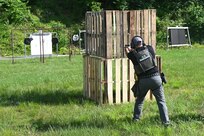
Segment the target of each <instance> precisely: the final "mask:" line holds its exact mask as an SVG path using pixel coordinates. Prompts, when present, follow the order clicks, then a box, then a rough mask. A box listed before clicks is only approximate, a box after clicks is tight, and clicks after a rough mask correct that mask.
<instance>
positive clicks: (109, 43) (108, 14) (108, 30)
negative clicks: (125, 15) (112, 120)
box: [106, 11, 113, 59]
mask: <svg viewBox="0 0 204 136" xmlns="http://www.w3.org/2000/svg"><path fill="white" fill-rule="evenodd" d="M112 52H113V47H112V12H111V11H106V58H108V59H110V58H112Z"/></svg>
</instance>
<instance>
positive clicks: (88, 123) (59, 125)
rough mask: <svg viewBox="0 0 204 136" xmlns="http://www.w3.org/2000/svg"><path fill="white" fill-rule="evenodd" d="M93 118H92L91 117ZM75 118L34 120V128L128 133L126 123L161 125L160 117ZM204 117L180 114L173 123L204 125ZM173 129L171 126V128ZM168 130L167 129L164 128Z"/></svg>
mask: <svg viewBox="0 0 204 136" xmlns="http://www.w3.org/2000/svg"><path fill="white" fill-rule="evenodd" d="M90 118H91V117H90ZM90 118H81V119H80V118H75V119H74V118H73V119H71V120H67V121H65V122H62V121H59V122H57V121H55V122H54V121H53V120H50V121H45V120H43V119H38V120H33V121H32V126H33V127H35V128H36V130H38V131H48V130H51V129H52V130H53V129H54V130H57V129H73V128H80V129H81V128H102V129H103V128H115V129H116V128H117V129H118V130H121V131H126V130H125V128H123V125H124V123H125V124H126V126H129V125H130V126H131V125H139V126H140V127H141V128H142V127H144V128H145V127H149V126H154V125H159V124H160V125H161V126H163V125H162V124H161V121H160V119H159V117H158V116H152V117H151V118H146V119H142V120H141V121H139V122H133V121H132V119H131V118H130V117H123V118H120V119H118V120H116V119H113V118H111V117H109V116H104V117H101V116H99V117H96V118H91V119H90ZM203 119H204V116H203V115H201V114H180V115H175V116H173V117H171V121H172V122H174V123H176V122H177V121H178V122H179V121H189V122H190V121H201V122H202V123H204V120H203ZM170 127H171V126H170ZM164 128H166V127H164Z"/></svg>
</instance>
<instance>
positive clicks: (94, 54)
mask: <svg viewBox="0 0 204 136" xmlns="http://www.w3.org/2000/svg"><path fill="white" fill-rule="evenodd" d="M85 23H86V38H85V54H84V96H85V97H87V98H90V99H93V100H95V101H96V102H98V103H100V104H102V103H109V104H113V103H125V102H131V101H134V97H133V94H132V92H131V87H132V85H133V84H134V69H133V66H132V63H131V62H130V60H128V59H127V57H126V55H125V52H124V46H125V45H127V44H128V45H130V41H131V38H132V37H133V36H135V35H139V36H141V37H143V39H144V42H145V43H146V44H148V45H151V46H152V47H153V48H154V49H156V10H155V9H148V10H127V11H119V10H106V11H102V12H87V13H86V21H85ZM157 62H158V64H159V65H160V62H161V61H160V59H158V57H157ZM148 97H150V98H152V94H151V93H150V95H148Z"/></svg>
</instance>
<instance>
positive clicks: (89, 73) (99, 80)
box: [83, 55, 161, 104]
mask: <svg viewBox="0 0 204 136" xmlns="http://www.w3.org/2000/svg"><path fill="white" fill-rule="evenodd" d="M83 57H84V67H85V68H87V69H84V96H85V97H87V98H90V99H92V100H94V101H96V102H97V103H99V104H103V103H109V104H113V103H116V104H118V103H126V102H133V101H134V100H135V98H134V96H133V93H132V91H131V88H132V86H133V84H134V82H135V79H134V77H135V75H134V68H133V65H132V62H131V61H130V60H129V59H127V58H118V59H104V58H101V57H96V56H90V55H84V56H83ZM156 58H157V59H156V61H157V65H158V67H159V68H161V57H160V56H157V57H156ZM160 70H161V69H160ZM146 98H147V99H152V98H153V97H152V93H151V92H149V93H148V94H147V96H146Z"/></svg>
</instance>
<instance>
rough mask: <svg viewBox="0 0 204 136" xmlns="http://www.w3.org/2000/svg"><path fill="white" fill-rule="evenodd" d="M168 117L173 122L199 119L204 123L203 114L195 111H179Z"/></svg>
mask: <svg viewBox="0 0 204 136" xmlns="http://www.w3.org/2000/svg"><path fill="white" fill-rule="evenodd" d="M170 119H171V120H172V121H173V122H175V123H179V122H181V121H182V122H190V121H201V122H202V123H203V124H204V115H201V114H195V113H187V114H184V113H181V114H177V115H173V116H171V117H170Z"/></svg>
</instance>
